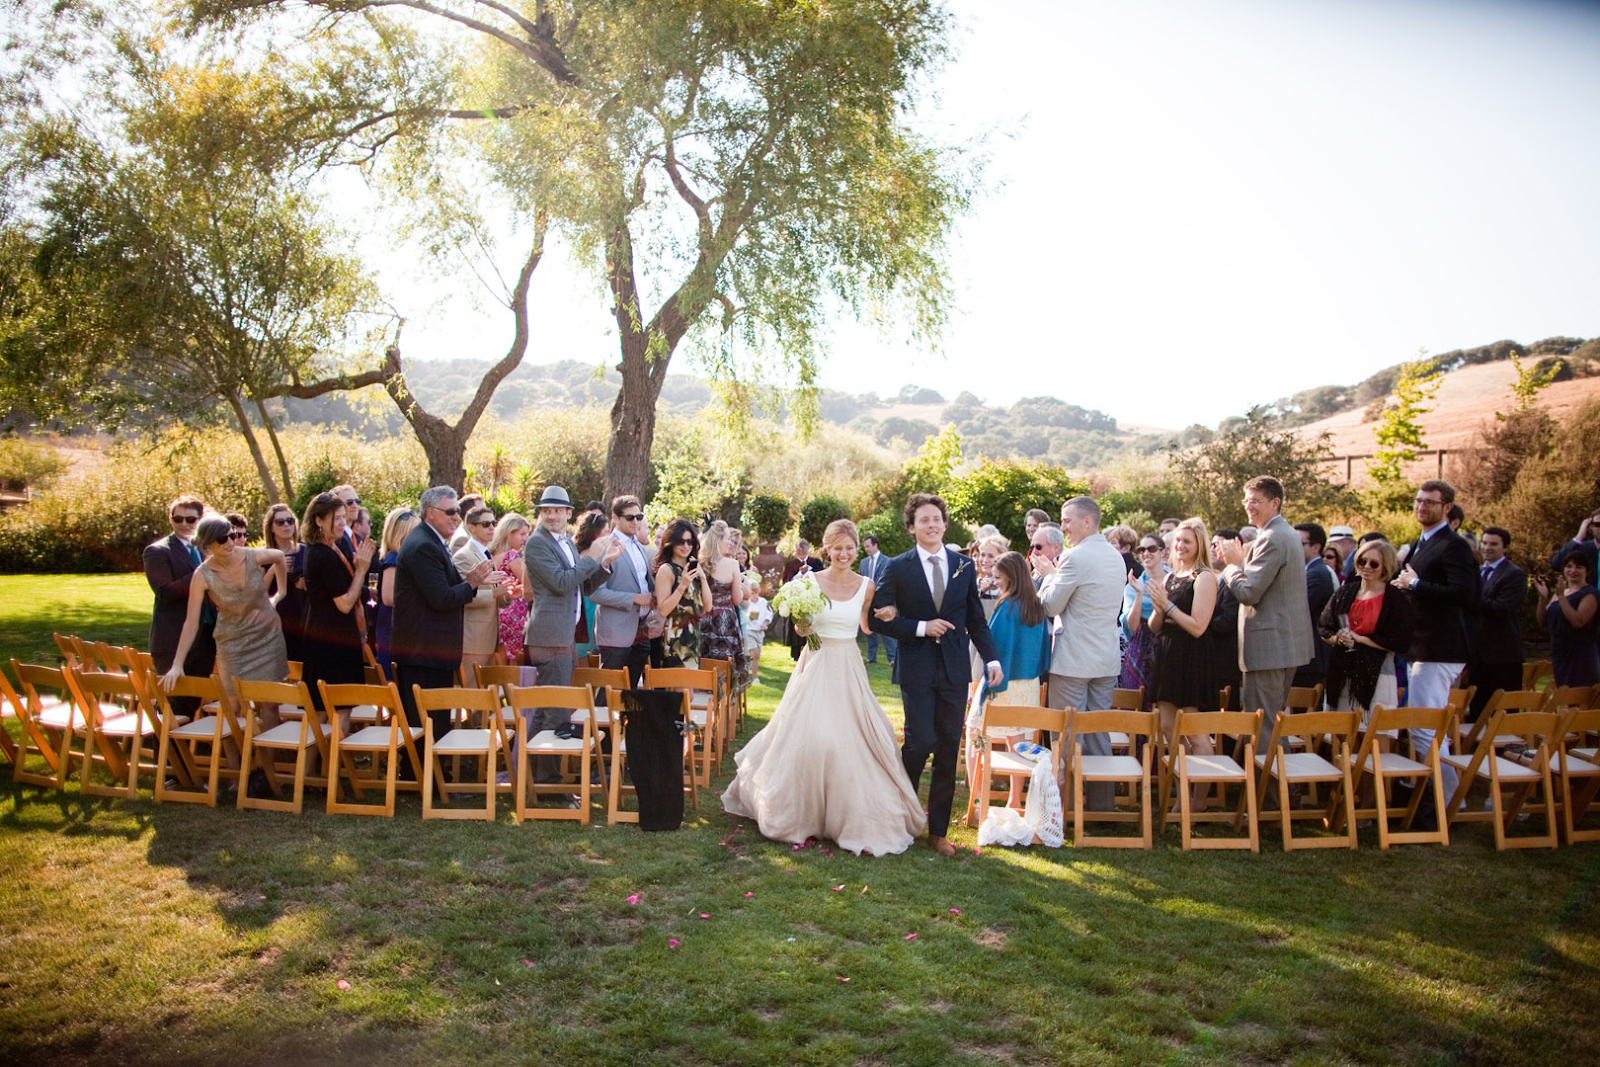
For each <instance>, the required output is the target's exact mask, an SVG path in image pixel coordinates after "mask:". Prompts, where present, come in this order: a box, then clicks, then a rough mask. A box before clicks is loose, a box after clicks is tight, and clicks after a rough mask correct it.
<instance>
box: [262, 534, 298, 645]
mask: <svg viewBox="0 0 1600 1067" xmlns="http://www.w3.org/2000/svg"><path fill="white" fill-rule="evenodd" d="M261 541H262V543H263V544H265V545H266V546H267V547H268V548H270V549H273V550H275V551H278V552H282V553H283V563H284V570H285V572H286V577H287V583H286V585H285V586H284V587H283V588H282V589H280V588H279V587H278V576H277V572H276V571H272V572H270V573H268V575H267V594H268V595H269V596H271V597H272V598H273V600H274V602H275V603H276V604H277V605H278V619H279V621H281V622H282V623H283V643H284V646H285V647H286V648H287V649H288V653H289V658H290V659H292V660H298V659H300V658H301V642H302V641H303V640H304V635H305V627H306V574H305V569H306V546H305V545H303V544H301V543H300V520H299V519H297V518H295V517H294V512H293V511H290V510H289V505H288V504H274V505H272V506H271V507H269V508H268V509H267V513H266V515H265V516H264V517H263V518H262V520H261Z"/></svg>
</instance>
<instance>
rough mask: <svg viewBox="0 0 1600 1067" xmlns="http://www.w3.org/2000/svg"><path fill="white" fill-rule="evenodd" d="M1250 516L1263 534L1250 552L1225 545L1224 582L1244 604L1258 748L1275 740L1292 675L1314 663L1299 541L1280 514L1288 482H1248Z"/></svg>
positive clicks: (1249, 702) (1248, 692) (1243, 633)
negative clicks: (1257, 715) (1275, 726)
mask: <svg viewBox="0 0 1600 1067" xmlns="http://www.w3.org/2000/svg"><path fill="white" fill-rule="evenodd" d="M1244 511H1245V514H1246V515H1247V516H1249V518H1250V523H1251V525H1253V526H1256V527H1258V528H1259V530H1260V532H1259V533H1258V534H1257V535H1256V538H1255V540H1254V541H1251V542H1250V543H1249V545H1248V547H1247V546H1245V545H1242V544H1240V543H1239V542H1237V541H1224V542H1222V546H1221V547H1222V561H1223V563H1225V564H1227V566H1225V567H1223V569H1222V583H1223V584H1224V585H1226V586H1227V587H1228V589H1229V590H1230V591H1232V593H1233V595H1234V597H1235V598H1237V599H1238V601H1239V669H1240V670H1242V671H1243V672H1244V710H1245V711H1253V710H1256V709H1258V708H1259V709H1260V710H1261V712H1262V715H1261V737H1260V739H1259V741H1258V742H1257V744H1256V748H1257V750H1258V751H1259V750H1261V749H1264V748H1265V747H1266V745H1267V742H1268V741H1269V740H1271V738H1272V727H1273V724H1274V723H1275V722H1277V720H1278V712H1280V711H1282V710H1283V706H1284V704H1285V703H1287V702H1288V699H1289V688H1290V686H1291V685H1292V684H1293V682H1294V672H1295V671H1296V670H1297V669H1298V668H1299V667H1300V666H1301V665H1302V664H1305V663H1309V662H1310V661H1311V657H1312V654H1313V647H1312V642H1313V641H1315V639H1316V638H1315V635H1314V634H1313V633H1312V631H1311V608H1310V605H1309V602H1308V601H1307V599H1306V565H1305V556H1304V554H1303V552H1302V550H1301V547H1300V535H1299V534H1298V533H1297V532H1296V531H1295V528H1294V527H1293V526H1290V525H1289V523H1288V521H1287V520H1285V519H1284V517H1283V515H1282V511H1283V483H1281V482H1279V481H1278V479H1276V478H1271V477H1267V476H1265V475H1263V476H1262V477H1259V478H1252V479H1250V480H1249V481H1248V482H1246V483H1245V484H1244Z"/></svg>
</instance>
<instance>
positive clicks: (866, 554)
mask: <svg viewBox="0 0 1600 1067" xmlns="http://www.w3.org/2000/svg"><path fill="white" fill-rule="evenodd" d="M856 569H857V570H859V571H860V572H861V576H862V577H863V578H866V579H867V580H868V581H870V582H871V583H872V584H873V585H875V586H876V585H881V584H883V572H884V571H886V570H888V569H889V557H888V556H885V555H884V554H883V553H882V552H879V551H878V539H877V538H876V537H873V536H872V535H871V534H867V535H866V536H865V537H863V538H862V539H861V564H860V566H858V567H857V568H856ZM880 637H881V638H883V652H884V655H885V656H887V657H888V660H889V662H890V663H893V662H894V638H892V637H890V636H889V635H888V634H880V633H878V632H877V631H876V630H874V631H870V632H869V633H868V634H867V662H868V663H876V662H878V639H879V638H880Z"/></svg>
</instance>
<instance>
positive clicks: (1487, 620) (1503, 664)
mask: <svg viewBox="0 0 1600 1067" xmlns="http://www.w3.org/2000/svg"><path fill="white" fill-rule="evenodd" d="M1482 541H1483V569H1482V571H1481V574H1482V578H1483V595H1482V597H1480V598H1479V600H1478V607H1477V610H1476V611H1475V612H1474V613H1473V615H1472V617H1471V619H1470V620H1469V622H1470V624H1471V627H1472V658H1471V659H1470V660H1468V661H1467V662H1468V664H1469V666H1468V668H1467V669H1468V670H1469V671H1470V672H1471V675H1472V684H1473V685H1474V686H1476V687H1477V690H1476V692H1474V693H1473V695H1472V708H1471V709H1470V711H1469V713H1468V715H1467V718H1468V721H1471V722H1477V721H1478V716H1479V715H1481V714H1482V713H1483V709H1484V708H1485V707H1487V706H1488V703H1489V700H1490V698H1491V697H1493V696H1494V694H1495V691H1496V690H1500V689H1504V690H1505V691H1506V692H1508V693H1509V692H1514V691H1516V690H1518V689H1521V688H1522V618H1521V616H1522V602H1523V601H1524V600H1526V599H1527V596H1528V572H1527V571H1525V570H1523V569H1522V568H1521V567H1519V566H1517V565H1516V563H1514V562H1513V561H1512V560H1511V557H1510V556H1508V555H1506V551H1507V550H1508V549H1509V548H1510V547H1511V531H1509V530H1507V529H1505V528H1504V527H1503V526H1489V527H1485V528H1484V531H1483V539H1482Z"/></svg>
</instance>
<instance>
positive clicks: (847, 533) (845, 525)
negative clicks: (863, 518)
mask: <svg viewBox="0 0 1600 1067" xmlns="http://www.w3.org/2000/svg"><path fill="white" fill-rule="evenodd" d="M847 540H848V541H850V542H852V543H853V544H854V545H855V546H856V551H857V552H860V551H861V534H860V533H858V532H857V531H856V524H855V523H853V522H851V521H850V520H849V519H834V520H833V521H832V522H830V523H828V528H827V530H825V531H823V534H822V558H823V559H825V560H827V561H828V562H829V563H832V562H833V550H834V549H835V548H837V547H838V546H839V545H841V544H843V543H844V542H845V541H847Z"/></svg>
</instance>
